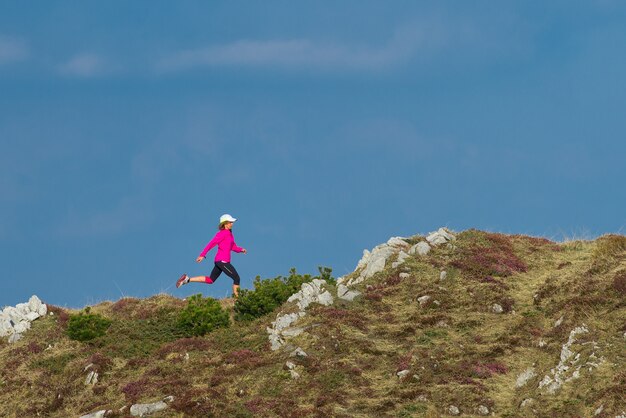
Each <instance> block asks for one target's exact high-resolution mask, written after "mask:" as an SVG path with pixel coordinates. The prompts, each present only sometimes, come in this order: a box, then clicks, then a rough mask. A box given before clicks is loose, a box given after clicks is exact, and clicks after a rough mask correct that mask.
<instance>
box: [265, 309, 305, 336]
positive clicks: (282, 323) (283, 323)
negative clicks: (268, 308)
mask: <svg viewBox="0 0 626 418" xmlns="http://www.w3.org/2000/svg"><path fill="white" fill-rule="evenodd" d="M301 316H303V315H301V314H300V312H298V313H291V314H285V315H279V316H278V317H277V318H276V321H274V322H272V326H273V329H274V330H276V331H281V330H282V329H284V328H287V327H288V326H289V325H291V324H293V323H294V322H296V321H297V320H298V319H299V318H300V317H301Z"/></svg>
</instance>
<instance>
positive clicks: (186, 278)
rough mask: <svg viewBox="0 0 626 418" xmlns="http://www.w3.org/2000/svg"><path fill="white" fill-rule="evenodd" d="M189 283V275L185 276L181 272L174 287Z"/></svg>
mask: <svg viewBox="0 0 626 418" xmlns="http://www.w3.org/2000/svg"><path fill="white" fill-rule="evenodd" d="M187 283H189V276H187V275H186V274H183V275H182V276H180V278H179V279H178V281H177V282H176V287H177V288H178V287H181V286H182V285H184V284H187Z"/></svg>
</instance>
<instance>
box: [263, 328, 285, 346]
mask: <svg viewBox="0 0 626 418" xmlns="http://www.w3.org/2000/svg"><path fill="white" fill-rule="evenodd" d="M267 332H268V336H267V338H268V340H269V341H270V348H271V350H272V351H276V350H278V349H279V348H280V347H282V346H283V344H285V340H283V339H282V338H281V337H280V334H279V333H278V332H277V331H274V330H272V329H271V328H267Z"/></svg>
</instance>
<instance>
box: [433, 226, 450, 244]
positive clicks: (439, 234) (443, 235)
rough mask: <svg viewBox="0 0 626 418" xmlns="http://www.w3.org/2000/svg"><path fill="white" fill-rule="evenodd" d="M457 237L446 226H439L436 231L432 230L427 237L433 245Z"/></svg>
mask: <svg viewBox="0 0 626 418" xmlns="http://www.w3.org/2000/svg"><path fill="white" fill-rule="evenodd" d="M455 239H456V237H455V236H454V235H453V234H452V233H451V232H450V231H448V230H447V229H446V228H439V229H438V230H437V231H436V232H431V233H430V234H429V235H428V236H427V237H426V241H428V242H429V243H430V244H431V245H441V244H445V243H447V242H450V241H454V240H455Z"/></svg>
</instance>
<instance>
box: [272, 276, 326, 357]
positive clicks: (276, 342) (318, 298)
mask: <svg viewBox="0 0 626 418" xmlns="http://www.w3.org/2000/svg"><path fill="white" fill-rule="evenodd" d="M325 283H326V282H325V281H324V280H322V279H315V280H313V281H312V282H310V283H304V284H303V285H302V287H301V288H300V291H298V292H297V293H294V294H293V295H291V297H290V298H289V299H287V302H295V303H296V306H297V307H298V312H292V313H287V314H279V315H278V316H277V317H276V320H275V321H274V322H272V326H271V327H267V333H268V339H269V341H270V345H271V348H272V350H274V351H275V350H278V349H279V348H280V347H282V346H283V344H284V343H285V338H287V337H294V336H296V335H299V334H301V333H302V332H303V331H304V328H290V327H291V326H292V325H293V324H295V322H296V321H297V320H298V319H300V318H302V317H303V316H304V315H306V308H307V307H308V306H309V305H310V304H311V303H319V304H320V305H324V306H328V305H332V304H333V302H334V298H333V295H331V294H330V292H329V291H327V290H325V289H324V287H323V285H324V284H325Z"/></svg>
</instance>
